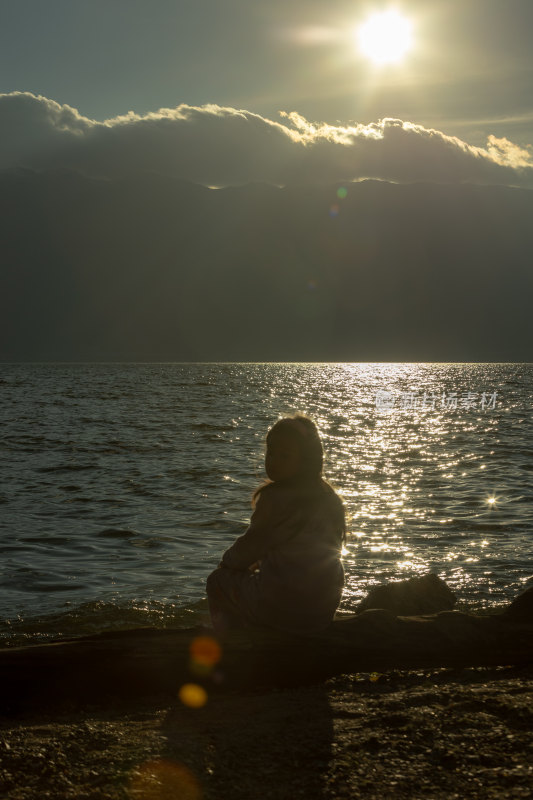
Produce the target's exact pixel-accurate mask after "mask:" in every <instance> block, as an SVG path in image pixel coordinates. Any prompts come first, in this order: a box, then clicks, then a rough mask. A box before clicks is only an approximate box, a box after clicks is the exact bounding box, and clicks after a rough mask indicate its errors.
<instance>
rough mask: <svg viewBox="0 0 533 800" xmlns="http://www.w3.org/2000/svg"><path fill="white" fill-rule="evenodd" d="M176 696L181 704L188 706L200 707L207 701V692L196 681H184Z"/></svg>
mask: <svg viewBox="0 0 533 800" xmlns="http://www.w3.org/2000/svg"><path fill="white" fill-rule="evenodd" d="M178 697H179V699H180V700H181V702H182V703H183V705H184V706H189V708H202V706H205V704H206V703H207V692H206V690H205V689H204V687H203V686H200V685H199V684H197V683H184V684H183V686H182V687H181V689H180V690H179V692H178Z"/></svg>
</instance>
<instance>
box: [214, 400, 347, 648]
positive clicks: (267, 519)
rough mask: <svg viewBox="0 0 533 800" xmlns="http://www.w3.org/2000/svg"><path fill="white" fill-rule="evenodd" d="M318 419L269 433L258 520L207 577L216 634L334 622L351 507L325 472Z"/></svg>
mask: <svg viewBox="0 0 533 800" xmlns="http://www.w3.org/2000/svg"><path fill="white" fill-rule="evenodd" d="M322 463H323V449H322V443H321V441H320V436H319V434H318V431H317V428H316V425H315V423H314V422H313V421H312V420H311V419H309V418H308V417H306V416H304V415H302V414H295V415H294V416H292V417H286V418H284V419H280V420H278V422H276V423H275V425H273V427H272V428H271V429H270V430H269V432H268V434H267V437H266V456H265V469H266V473H267V476H268V480H267V481H266V482H265V483H263V484H262V485H261V486H259V487H258V488H257V489H256V490H255V492H254V494H253V496H252V508H254V512H253V514H252V517H251V520H250V526H249V528H248V529H247V530H246V532H245V533H243V535H242V536H239V538H238V539H236V541H235V542H234V543H233V544H232V545H231V547H230V548H229V549H228V550H226V552H225V553H224V554H223V556H222V561H221V562H220V564H219V566H218V567H217V568H216V569H215V570H214V572H212V573H211V574H210V575H209V577H208V579H207V586H206V588H207V597H208V602H209V611H210V614H211V620H212V623H213V628H214V630H215V633H216V634H218V635H220V636H223V635H224V634H225V633H226V632H227V631H228V630H230V629H234V628H246V627H250V626H266V627H271V628H276V629H279V630H283V631H286V632H290V633H318V632H320V631H322V630H325V629H326V628H327V627H328V626H329V625H330V623H331V622H332V620H333V617H334V615H335V610H336V609H337V607H338V605H339V603H340V600H341V595H342V590H343V586H344V569H343V566H342V561H341V550H342V546H343V544H344V543H345V540H346V523H345V514H344V505H343V503H342V501H341V499H340V498H339V496H338V495H337V494H336V492H335V490H334V488H333V487H332V486H331V484H330V483H328V481H327V480H325V479H324V478H323V477H322Z"/></svg>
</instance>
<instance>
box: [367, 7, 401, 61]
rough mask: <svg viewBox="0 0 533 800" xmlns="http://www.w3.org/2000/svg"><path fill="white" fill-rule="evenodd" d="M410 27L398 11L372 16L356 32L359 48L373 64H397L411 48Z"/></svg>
mask: <svg viewBox="0 0 533 800" xmlns="http://www.w3.org/2000/svg"><path fill="white" fill-rule="evenodd" d="M412 27H413V26H412V24H411V22H410V21H409V20H408V19H407V18H406V17H403V16H402V15H401V14H400V13H399V12H398V11H392V10H391V11H382V12H380V13H376V14H373V15H372V16H371V17H369V19H368V20H367V21H366V22H365V23H363V24H362V25H361V26H360V27H359V28H358V29H357V31H356V34H357V41H358V45H359V48H360V49H361V51H362V52H363V53H364V55H365V56H367V57H368V58H369V59H370V60H371V61H373V62H374V63H375V64H392V63H397V62H399V61H401V60H402V59H403V58H404V56H405V55H406V54H407V53H408V52H409V50H410V49H411V47H412V43H413V42H412Z"/></svg>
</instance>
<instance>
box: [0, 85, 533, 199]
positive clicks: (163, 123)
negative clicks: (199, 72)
mask: <svg viewBox="0 0 533 800" xmlns="http://www.w3.org/2000/svg"><path fill="white" fill-rule="evenodd" d="M280 119H281V121H279V122H277V121H273V120H269V119H266V118H264V117H262V116H260V115H258V114H254V113H252V112H250V111H245V110H240V109H234V108H225V107H221V106H218V105H204V106H198V107H197V106H190V105H185V104H181V105H179V106H176V107H175V108H160V109H159V110H158V111H155V112H150V113H148V114H144V115H140V114H136V113H134V112H133V111H130V112H128V113H127V114H125V115H122V116H117V117H114V118H113V119H108V120H105V121H104V122H100V121H97V120H92V119H89V118H87V117H84V116H83V115H82V114H80V113H79V111H78V110H77V109H75V108H72V107H71V106H68V105H60V104H59V103H56V102H55V101H54V100H50V99H48V98H46V97H43V96H36V95H34V94H31V93H29V92H12V93H10V94H0V169H8V168H12V167H18V166H25V167H31V168H33V169H46V168H51V167H53V168H56V167H68V168H71V169H75V170H78V171H80V172H82V173H84V174H86V175H93V176H98V177H109V178H114V177H121V176H125V175H128V174H131V173H132V172H139V171H150V172H157V173H161V174H165V175H169V176H172V177H175V178H181V179H184V180H188V181H192V182H195V183H200V184H204V185H207V186H229V185H239V184H245V183H250V182H266V183H272V184H276V185H287V184H291V183H299V184H302V183H327V182H337V181H356V180H362V179H367V178H374V179H380V180H388V181H395V182H399V183H412V182H420V181H427V182H436V183H478V184H498V185H506V186H520V187H526V188H533V148H531V147H530V146H528V148H527V149H526V148H523V147H519V146H517V145H515V144H514V143H513V142H510V141H509V140H507V139H505V138H496V137H495V136H489V138H488V140H487V146H486V147H485V148H480V147H474V146H471V145H469V144H467V143H466V142H464V141H462V140H460V139H458V138H456V137H452V136H447V135H445V134H444V133H442V132H440V131H437V130H432V129H427V128H424V127H423V126H421V125H416V124H414V123H412V122H407V121H402V120H399V119H390V118H387V119H382V120H379V121H378V122H374V123H371V124H369V125H362V124H349V125H336V126H335V125H328V124H324V123H312V122H309V121H308V120H306V119H305V118H304V117H302V116H301V115H300V114H298V113H296V112H290V113H287V112H280Z"/></svg>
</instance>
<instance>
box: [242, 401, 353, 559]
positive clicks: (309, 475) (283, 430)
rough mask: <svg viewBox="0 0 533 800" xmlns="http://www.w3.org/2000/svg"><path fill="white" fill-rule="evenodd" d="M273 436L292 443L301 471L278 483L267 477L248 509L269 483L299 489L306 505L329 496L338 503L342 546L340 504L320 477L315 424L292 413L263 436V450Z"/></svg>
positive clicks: (321, 453) (320, 455)
mask: <svg viewBox="0 0 533 800" xmlns="http://www.w3.org/2000/svg"><path fill="white" fill-rule="evenodd" d="M276 435H283V436H289V437H291V438H292V439H293V441H295V442H296V444H297V445H298V447H299V451H300V456H301V469H300V472H299V473H298V475H296V476H295V477H293V478H288V479H284V480H281V481H272V480H270V479H269V478H268V479H267V480H266V481H264V482H263V483H262V484H261V486H258V488H257V489H256V490H255V491H254V493H253V495H252V507H253V508H255V505H256V502H257V499H258V497H259V495H260V494H261V492H263V491H264V490H265V489H266V488H267V487H268V486H270V485H272V484H281V483H283V485H286V486H289V485H290V486H292V487H294V488H297V489H299V490H301V497H302V500H303V501H304V502H305V503H306V504H307V505H309V504H311V505H312V501H313V499H315V500H318V497H319V495H320V494H321V493H324V492H326V493H328V494H333V495H335V497H336V499H337V501H338V511H339V520H340V524H341V528H342V531H343V534H342V541H343V544H344V543H345V541H346V521H345V512H344V504H343V502H342V500H341V499H340V497H339V496H338V494H337V492H336V491H335V488H334V487H333V486H332V485H331V483H329V481H327V480H326V479H325V478H324V477H323V476H322V467H323V463H324V450H323V447H322V442H321V440H320V435H319V433H318V429H317V427H316V425H315V423H314V422H313V420H312V419H310V418H309V417H307V416H305V415H304V414H299V413H297V414H293V416H291V417H283V418H282V419H279V420H278V421H277V422H276V423H275V424H274V425H273V426H272V427H271V428H270V430H269V431H268V433H267V436H266V444H267V447H268V445H269V444H270V442H271V441H272V438H273V437H274V436H276Z"/></svg>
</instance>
